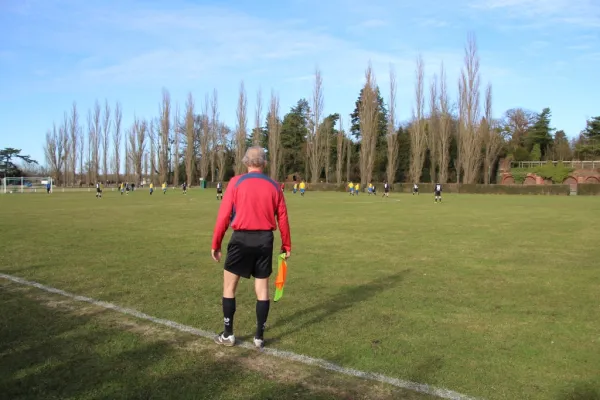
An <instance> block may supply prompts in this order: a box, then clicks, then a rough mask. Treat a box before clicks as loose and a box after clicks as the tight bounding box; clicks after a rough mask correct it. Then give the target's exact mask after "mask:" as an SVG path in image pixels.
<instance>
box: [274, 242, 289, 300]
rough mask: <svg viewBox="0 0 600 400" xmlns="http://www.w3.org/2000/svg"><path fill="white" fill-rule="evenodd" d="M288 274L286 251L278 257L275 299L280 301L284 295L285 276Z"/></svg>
mask: <svg viewBox="0 0 600 400" xmlns="http://www.w3.org/2000/svg"><path fill="white" fill-rule="evenodd" d="M286 275H287V261H286V259H285V253H283V254H280V255H279V257H277V277H276V278H275V298H274V299H273V300H274V301H279V300H280V299H281V297H282V296H283V286H284V285H285V277H286Z"/></svg>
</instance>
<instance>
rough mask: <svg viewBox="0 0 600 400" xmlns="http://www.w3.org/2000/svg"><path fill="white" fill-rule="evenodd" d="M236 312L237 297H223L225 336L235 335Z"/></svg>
mask: <svg viewBox="0 0 600 400" xmlns="http://www.w3.org/2000/svg"><path fill="white" fill-rule="evenodd" d="M234 314H235V298H233V299H230V298H227V297H223V322H224V324H225V329H224V330H223V332H224V335H225V337H229V336H230V335H233V315H234Z"/></svg>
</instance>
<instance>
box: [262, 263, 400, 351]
mask: <svg viewBox="0 0 600 400" xmlns="http://www.w3.org/2000/svg"><path fill="white" fill-rule="evenodd" d="M410 271H411V270H410V269H406V270H404V271H400V272H398V273H395V274H392V275H388V276H382V277H380V278H377V279H375V280H373V281H371V282H368V283H364V284H361V285H357V286H352V287H346V288H343V289H342V290H341V291H340V292H339V293H338V294H336V295H334V296H331V297H326V298H325V301H322V302H320V303H318V304H315V305H314V306H312V307H309V308H305V309H303V310H300V311H297V312H295V313H293V314H292V315H289V316H287V317H283V318H279V319H277V320H276V321H275V324H277V325H278V326H286V325H292V326H291V327H290V328H288V329H286V330H285V331H284V332H283V333H280V334H278V335H275V336H273V337H267V341H268V342H269V344H273V343H277V342H278V341H280V340H281V339H282V338H283V337H285V336H288V335H291V334H293V333H295V332H298V331H300V330H302V329H304V328H306V327H307V326H310V325H314V324H319V323H321V322H323V321H325V320H326V319H327V318H329V317H331V316H332V315H334V314H336V313H339V312H341V311H344V310H347V309H349V308H351V307H352V306H353V305H355V304H357V303H360V302H362V301H365V300H369V299H371V298H373V297H375V296H377V295H378V294H379V293H381V292H383V291H384V290H387V289H392V288H394V287H396V286H397V285H398V283H400V282H401V281H402V280H403V279H404V278H405V277H406V275H407V274H409V273H410ZM307 316H308V317H309V318H308V319H307V320H305V321H302V320H303V319H304V318H305V317H307ZM296 321H299V322H296Z"/></svg>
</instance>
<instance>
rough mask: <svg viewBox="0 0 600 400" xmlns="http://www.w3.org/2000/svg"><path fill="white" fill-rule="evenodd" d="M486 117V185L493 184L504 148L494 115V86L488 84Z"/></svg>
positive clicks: (482, 133) (483, 133) (483, 134)
mask: <svg viewBox="0 0 600 400" xmlns="http://www.w3.org/2000/svg"><path fill="white" fill-rule="evenodd" d="M484 109H485V116H484V117H483V120H482V122H481V126H480V129H481V135H482V138H483V140H484V143H485V158H484V169H485V171H484V172H485V173H484V176H485V183H486V184H489V183H491V173H492V167H493V166H494V163H495V162H496V159H497V158H498V155H499V154H500V150H501V148H502V135H501V134H500V132H499V130H498V128H497V126H496V124H495V122H494V116H493V113H492V85H491V84H488V86H487V88H486V91H485V104H484Z"/></svg>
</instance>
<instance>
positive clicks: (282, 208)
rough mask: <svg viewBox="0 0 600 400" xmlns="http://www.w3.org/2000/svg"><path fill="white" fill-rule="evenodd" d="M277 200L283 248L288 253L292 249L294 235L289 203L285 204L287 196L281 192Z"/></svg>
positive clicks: (278, 222)
mask: <svg viewBox="0 0 600 400" xmlns="http://www.w3.org/2000/svg"><path fill="white" fill-rule="evenodd" d="M278 197H279V200H278V202H277V225H278V226H279V233H280V234H281V248H282V249H283V250H285V252H286V253H290V252H291V251H292V237H291V236H290V223H289V221H288V213H287V205H286V204H285V196H284V195H283V193H281V192H280V193H279V196H278Z"/></svg>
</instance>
